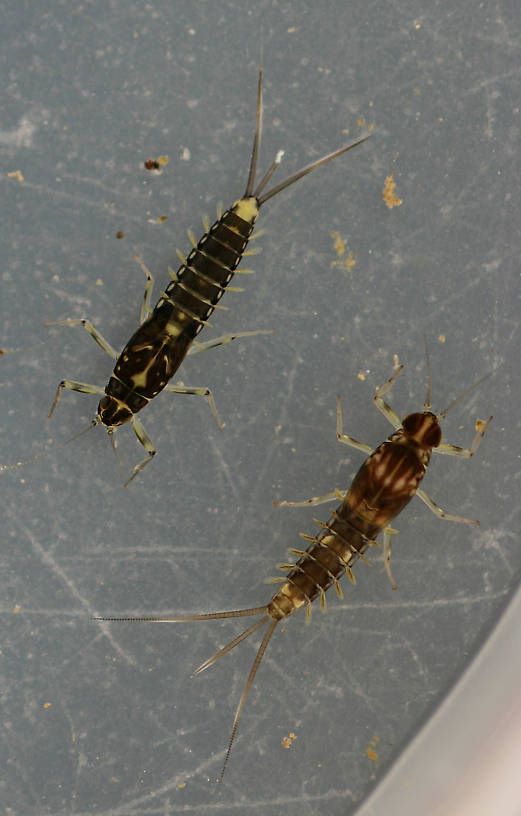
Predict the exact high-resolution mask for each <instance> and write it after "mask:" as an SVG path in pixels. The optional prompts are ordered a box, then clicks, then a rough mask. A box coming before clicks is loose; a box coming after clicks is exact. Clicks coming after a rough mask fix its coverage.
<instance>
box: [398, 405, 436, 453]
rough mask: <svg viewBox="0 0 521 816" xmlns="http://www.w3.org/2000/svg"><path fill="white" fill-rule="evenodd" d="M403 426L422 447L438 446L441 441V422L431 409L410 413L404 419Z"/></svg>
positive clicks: (408, 434)
mask: <svg viewBox="0 0 521 816" xmlns="http://www.w3.org/2000/svg"><path fill="white" fill-rule="evenodd" d="M402 427H403V430H404V431H405V433H406V434H407V436H409V437H411V439H414V441H415V442H416V443H417V444H418V445H420V446H421V447H422V448H437V447H438V445H439V444H440V442H441V428H440V424H439V422H438V420H437V418H436V416H435V414H431V412H430V411H422V412H421V413H418V414H409V415H408V416H406V417H405V419H404V420H403V423H402Z"/></svg>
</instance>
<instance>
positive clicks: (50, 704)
mask: <svg viewBox="0 0 521 816" xmlns="http://www.w3.org/2000/svg"><path fill="white" fill-rule="evenodd" d="M51 706H52V703H44V704H43V707H44V708H50V707H51Z"/></svg>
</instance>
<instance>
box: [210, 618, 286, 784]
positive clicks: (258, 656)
mask: <svg viewBox="0 0 521 816" xmlns="http://www.w3.org/2000/svg"><path fill="white" fill-rule="evenodd" d="M277 624H278V620H274V621H272V623H270V625H269V627H268V629H267V631H266V634H265V635H264V637H263V639H262V643H261V645H260V646H259V651H258V652H257V654H256V656H255V660H254V661H253V665H252V667H251V669H250V673H249V675H248V679H247V680H246V683H245V686H244V689H243V692H242V694H241V699H240V700H239V705H238V706H237V711H236V712H235V719H234V721H233V728H232V733H231V736H230V741H229V743H228V750H227V751H226V756H225V758H224V764H223V767H222V771H221V775H220V777H219V782H222V781H223V776H224V772H225V770H226V765H227V764H228V759H229V757H230V752H231V750H232V745H233V741H234V739H235V735H236V733H237V728H238V727H239V721H240V719H241V714H242V712H243V709H244V703H245V702H246V698H247V696H248V693H249V691H250V689H251V687H252V684H253V681H254V679H255V675H256V674H257V669H258V668H259V666H260V662H261V660H262V658H263V657H264V652H265V651H266V649H267V647H268V643H269V642H270V639H271V636H272V634H273V632H274V631H275V627H276V626H277Z"/></svg>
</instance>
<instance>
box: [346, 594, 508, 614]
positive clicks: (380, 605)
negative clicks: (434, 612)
mask: <svg viewBox="0 0 521 816" xmlns="http://www.w3.org/2000/svg"><path fill="white" fill-rule="evenodd" d="M507 595H508V589H504V590H501V591H499V592H484V593H481V594H479V595H472V597H470V598H469V597H464V598H433V599H430V600H425V601H401V602H400V601H398V600H396V601H383V602H377V601H362V602H361V603H358V604H357V603H352V604H350V603H347V604H346V603H343V604H335V605H334V607H331V609H332V610H335V611H336V610H337V609H338V610H340V611H341V612H353V610H355V611H356V610H358V611H359V610H361V609H435V608H436V607H453V606H466V605H467V604H481V603H484V602H486V603H488V602H489V601H498V600H500V599H501V598H505V597H506V596H507Z"/></svg>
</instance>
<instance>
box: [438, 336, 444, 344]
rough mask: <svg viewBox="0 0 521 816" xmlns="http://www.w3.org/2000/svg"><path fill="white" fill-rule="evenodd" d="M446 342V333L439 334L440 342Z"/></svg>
mask: <svg viewBox="0 0 521 816" xmlns="http://www.w3.org/2000/svg"><path fill="white" fill-rule="evenodd" d="M444 342H445V335H444V334H440V335H439V336H438V343H444Z"/></svg>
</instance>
